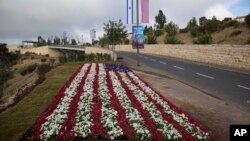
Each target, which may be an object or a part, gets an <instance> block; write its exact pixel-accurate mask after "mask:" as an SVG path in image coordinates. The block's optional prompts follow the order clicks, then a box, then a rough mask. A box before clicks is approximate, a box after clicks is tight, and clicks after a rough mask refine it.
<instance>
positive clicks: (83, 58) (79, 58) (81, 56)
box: [77, 54, 85, 61]
mask: <svg viewBox="0 0 250 141" xmlns="http://www.w3.org/2000/svg"><path fill="white" fill-rule="evenodd" d="M77 60H78V61H84V60H85V55H84V54H80V55H78V57H77Z"/></svg>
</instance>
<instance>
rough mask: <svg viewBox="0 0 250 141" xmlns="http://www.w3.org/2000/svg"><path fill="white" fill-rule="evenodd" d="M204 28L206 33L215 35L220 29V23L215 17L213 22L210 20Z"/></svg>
mask: <svg viewBox="0 0 250 141" xmlns="http://www.w3.org/2000/svg"><path fill="white" fill-rule="evenodd" d="M203 28H204V29H205V31H206V32H209V33H213V32H216V31H218V30H219V29H220V21H219V20H217V18H216V17H215V16H213V18H212V19H211V20H208V21H207V22H206V23H205V24H204V25H203Z"/></svg>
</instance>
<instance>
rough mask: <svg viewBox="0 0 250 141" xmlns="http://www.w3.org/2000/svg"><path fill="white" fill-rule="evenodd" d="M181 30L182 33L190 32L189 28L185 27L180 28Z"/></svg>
mask: <svg viewBox="0 0 250 141" xmlns="http://www.w3.org/2000/svg"><path fill="white" fill-rule="evenodd" d="M179 32H180V33H188V30H187V28H183V29H180V31H179Z"/></svg>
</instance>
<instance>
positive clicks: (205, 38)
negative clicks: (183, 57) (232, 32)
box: [193, 33, 213, 44]
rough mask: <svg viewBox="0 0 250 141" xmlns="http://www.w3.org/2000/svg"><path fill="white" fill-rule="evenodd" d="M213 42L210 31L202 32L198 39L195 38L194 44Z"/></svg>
mask: <svg viewBox="0 0 250 141" xmlns="http://www.w3.org/2000/svg"><path fill="white" fill-rule="evenodd" d="M212 42H213V38H212V36H211V34H209V33H204V34H200V35H199V36H198V38H197V39H195V40H193V43H194V44H211V43H212Z"/></svg>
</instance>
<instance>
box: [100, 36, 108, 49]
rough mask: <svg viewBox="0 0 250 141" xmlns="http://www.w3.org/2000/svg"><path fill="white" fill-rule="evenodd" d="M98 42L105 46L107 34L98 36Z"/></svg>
mask: <svg viewBox="0 0 250 141" xmlns="http://www.w3.org/2000/svg"><path fill="white" fill-rule="evenodd" d="M99 44H100V46H101V47H105V46H106V45H108V44H109V39H108V37H107V35H104V36H103V37H101V38H99Z"/></svg>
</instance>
